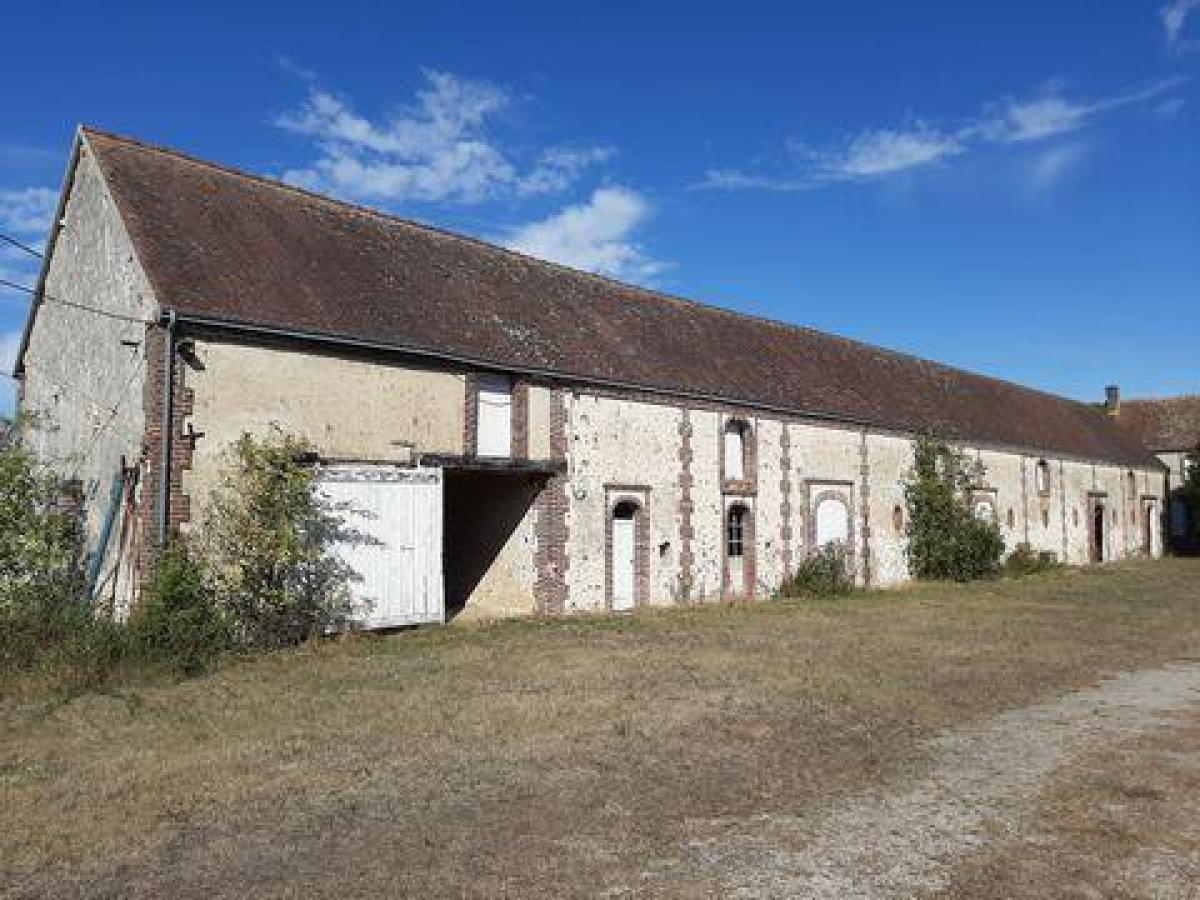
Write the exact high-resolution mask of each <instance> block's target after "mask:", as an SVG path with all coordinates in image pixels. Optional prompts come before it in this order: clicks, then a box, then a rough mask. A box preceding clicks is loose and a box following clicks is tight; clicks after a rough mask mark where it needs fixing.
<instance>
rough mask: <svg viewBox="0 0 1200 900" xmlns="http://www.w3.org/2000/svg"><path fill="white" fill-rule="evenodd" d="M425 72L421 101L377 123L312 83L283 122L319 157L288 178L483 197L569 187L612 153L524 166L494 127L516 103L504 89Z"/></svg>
mask: <svg viewBox="0 0 1200 900" xmlns="http://www.w3.org/2000/svg"><path fill="white" fill-rule="evenodd" d="M423 74H424V78H425V86H424V87H423V88H422V89H421V90H419V91H418V92H417V94H416V98H415V100H414V101H413V102H412V103H410V104H408V105H406V106H404V107H403V108H401V109H400V110H399V111H398V112H396V113H395V114H394V115H392V116H390V117H387V118H385V119H381V120H380V121H372V120H370V119H368V118H365V117H363V116H361V115H359V114H358V113H356V112H355V111H354V109H353V108H352V106H351V105H350V103H349V102H348V101H346V100H343V99H342V98H340V97H336V96H334V95H333V94H331V93H329V92H328V91H325V90H322V89H319V88H312V89H310V92H309V94H308V97H307V98H306V100H305V101H304V102H303V103H302V104H301V105H300V107H299V108H298V109H296V110H292V111H290V112H287V113H284V114H283V115H281V116H279V117H278V118H277V119H276V124H277V125H278V126H279V127H281V128H283V129H285V130H287V131H291V132H293V133H295V134H299V135H303V136H305V137H308V138H312V139H313V140H314V142H315V144H316V149H317V157H316V159H315V160H314V161H313V162H311V163H310V164H309V165H307V166H304V167H302V168H298V169H292V170H289V171H287V172H285V173H284V179H285V180H286V181H290V182H292V183H294V184H298V185H300V186H302V187H307V188H310V189H313V190H319V191H324V192H328V193H332V194H337V195H339V196H342V197H348V198H350V199H354V200H363V201H390V202H403V201H406V200H422V201H428V202H440V201H456V202H462V203H479V202H483V201H486V200H488V199H491V198H494V197H496V196H498V195H502V194H520V195H531V194H549V193H555V192H558V191H561V190H564V189H565V188H566V187H568V186H569V185H570V184H572V183H573V182H574V181H575V179H576V178H577V177H578V176H579V175H580V174H581V173H582V172H583V171H584V169H586V168H587V167H589V166H591V165H593V164H595V163H598V162H602V161H603V160H605V159H608V158H609V157H610V156H611V155H612V149H611V148H607V147H573V148H572V147H550V148H546V149H544V150H542V151H541V152H540V154H538V155H537V156H536V158H535V159H534V160H533V161H532V162H530V163H528V164H525V165H522V164H521V162H520V161H518V160H517V159H515V158H514V154H512V153H511V152H509V151H506V150H505V149H503V148H502V147H500V146H499V145H498V144H497V142H496V141H495V139H494V138H493V137H492V135H491V133H490V132H491V129H492V127H493V126H494V125H495V124H497V123H498V122H499V121H500V119H501V117H502V115H503V114H504V113H505V111H506V110H507V108H508V107H509V106H510V105H512V103H513V98H512V95H511V94H510V93H509V92H508V91H507V90H505V89H504V88H502V87H499V86H497V85H493V84H489V83H487V82H482V81H471V80H468V79H464V78H459V77H457V76H455V75H452V74H449V73H447V72H436V71H425V72H424V73H423Z"/></svg>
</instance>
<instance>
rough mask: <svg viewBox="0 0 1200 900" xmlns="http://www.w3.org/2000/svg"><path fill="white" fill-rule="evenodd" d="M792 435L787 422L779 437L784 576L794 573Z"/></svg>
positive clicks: (781, 555) (781, 553)
mask: <svg viewBox="0 0 1200 900" xmlns="http://www.w3.org/2000/svg"><path fill="white" fill-rule="evenodd" d="M791 453H792V435H791V428H790V426H789V425H788V423H787V422H784V423H782V429H781V431H780V435H779V496H780V501H779V521H780V523H781V524H780V526H779V542H780V548H779V556H780V560H781V561H782V563H783V575H784V577H785V578H786V577H787V576H789V575H791V573H792V455H791Z"/></svg>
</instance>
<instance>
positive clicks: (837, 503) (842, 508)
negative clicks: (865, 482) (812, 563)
mask: <svg viewBox="0 0 1200 900" xmlns="http://www.w3.org/2000/svg"><path fill="white" fill-rule="evenodd" d="M815 519H816V533H815V535H814V538H815V541H814V543H815V545H816V547H817V548H821V547H824V546H826V545H827V544H835V543H837V544H842V545H843V546H845V547H846V548H847V549H849V544H850V511H849V509H848V508H847V507H846V503H845V501H843V500H842V498H841V497H823V498H821V499H820V500H818V501H817V509H816V514H815Z"/></svg>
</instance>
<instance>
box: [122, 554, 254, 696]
mask: <svg viewBox="0 0 1200 900" xmlns="http://www.w3.org/2000/svg"><path fill="white" fill-rule="evenodd" d="M129 631H130V639H131V640H130V646H131V650H132V652H133V653H134V654H136V655H137V657H138V658H139V660H141V661H145V662H154V663H160V664H164V665H167V666H169V667H170V668H171V669H173V670H175V671H176V672H178V673H179V674H181V675H199V674H201V673H203V672H205V671H207V670H208V669H209V668H211V666H212V664H213V663H214V662H215V661H216V660H217V659H218V658H219V657H220V656H221V655H222V654H224V653H226V652H228V651H229V650H230V649H231V648H232V646H233V629H232V622H231V621H230V617H229V615H228V613H227V611H226V610H225V609H224V608H223V607H222V605H221V604H220V603H219V602H218V600H217V596H216V594H215V593H214V592H213V590H212V589H211V587H210V586H209V584H208V583H207V579H206V577H205V573H204V571H203V569H202V568H201V567H200V565H199V563H198V562H197V561H196V560H195V559H194V558H193V556H192V555H191V553H189V551H188V548H187V546H186V544H184V543H183V542H182V541H181V540H178V539H176V540H175V541H173V542H172V543H171V545H170V546H169V547H168V548H167V549H166V550H165V551H164V552H163V553H162V555H161V556H159V558H158V561H157V563H156V564H155V567H154V575H153V577H152V578H151V580H150V583H149V585H148V586H147V590H146V592H145V593H144V594H143V596H142V600H141V603H140V604H139V605H138V608H137V609H136V610H135V611H134V613H133V615H132V616H131V617H130V620H129Z"/></svg>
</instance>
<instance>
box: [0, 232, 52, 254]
mask: <svg viewBox="0 0 1200 900" xmlns="http://www.w3.org/2000/svg"><path fill="white" fill-rule="evenodd" d="M0 241H3V242H4V243H6V244H11V245H12V246H14V247H16V248H17V249H18V250H24V251H25V252H26V253H28V254H29V255H30V256H36V257H37V258H38V259H41V258H42V254H40V253H38V252H37V251H36V250H34V249H33V248H32V247H30V246H29V245H28V244H25V243H22V242H21V241H18V240H17V239H16V238H14V237H9V236H8V235H7V234H4V233H3V232H0Z"/></svg>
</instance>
